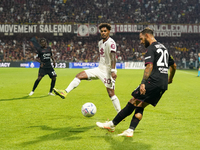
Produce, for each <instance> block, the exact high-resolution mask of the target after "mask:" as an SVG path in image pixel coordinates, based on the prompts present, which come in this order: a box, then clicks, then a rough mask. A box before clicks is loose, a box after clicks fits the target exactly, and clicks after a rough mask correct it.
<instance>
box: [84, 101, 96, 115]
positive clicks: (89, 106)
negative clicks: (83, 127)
mask: <svg viewBox="0 0 200 150" xmlns="http://www.w3.org/2000/svg"><path fill="white" fill-rule="evenodd" d="M81 112H82V114H83V116H85V117H92V116H94V115H95V114H96V112H97V108H96V106H95V105H94V104H93V103H91V102H88V103H85V104H84V105H83V106H82V108H81Z"/></svg>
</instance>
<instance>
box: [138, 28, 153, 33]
mask: <svg viewBox="0 0 200 150" xmlns="http://www.w3.org/2000/svg"><path fill="white" fill-rule="evenodd" d="M140 33H142V34H143V35H144V34H146V33H148V34H151V35H153V30H152V29H150V28H149V27H146V28H145V29H144V30H142V31H141V32H140Z"/></svg>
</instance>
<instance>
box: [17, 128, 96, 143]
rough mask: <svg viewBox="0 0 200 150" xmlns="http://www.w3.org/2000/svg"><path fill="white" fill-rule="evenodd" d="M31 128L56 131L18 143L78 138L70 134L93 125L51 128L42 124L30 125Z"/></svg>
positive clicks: (80, 131) (84, 130) (85, 129)
mask: <svg viewBox="0 0 200 150" xmlns="http://www.w3.org/2000/svg"><path fill="white" fill-rule="evenodd" d="M31 128H41V129H42V130H48V131H56V132H54V133H51V134H47V135H43V136H39V137H37V138H36V139H35V140H32V141H28V142H23V143H21V144H20V145H21V146H27V145H31V144H36V143H40V142H44V141H52V140H59V139H63V140H78V139H81V137H71V136H72V135H73V136H74V135H76V134H79V133H83V132H86V131H87V130H89V129H92V128H94V126H87V127H82V128H78V127H77V128H73V127H66V128H51V127H48V126H45V125H44V126H31Z"/></svg>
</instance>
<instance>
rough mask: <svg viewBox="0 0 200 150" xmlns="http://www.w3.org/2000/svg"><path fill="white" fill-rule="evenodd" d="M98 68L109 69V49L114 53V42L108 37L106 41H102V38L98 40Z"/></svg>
mask: <svg viewBox="0 0 200 150" xmlns="http://www.w3.org/2000/svg"><path fill="white" fill-rule="evenodd" d="M98 46H99V54H100V61H99V69H101V70H110V69H111V51H113V52H115V53H116V49H117V47H116V43H115V41H114V40H113V39H112V38H111V37H109V38H108V40H107V41H105V42H104V43H103V40H101V41H99V43H98Z"/></svg>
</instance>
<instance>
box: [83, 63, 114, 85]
mask: <svg viewBox="0 0 200 150" xmlns="http://www.w3.org/2000/svg"><path fill="white" fill-rule="evenodd" d="M85 72H86V74H87V76H88V79H100V80H101V81H102V82H103V84H104V85H105V86H106V87H107V88H110V89H115V80H114V79H113V78H112V77H111V72H110V70H109V71H104V70H101V69H99V68H98V67H97V68H93V69H87V70H85Z"/></svg>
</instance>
